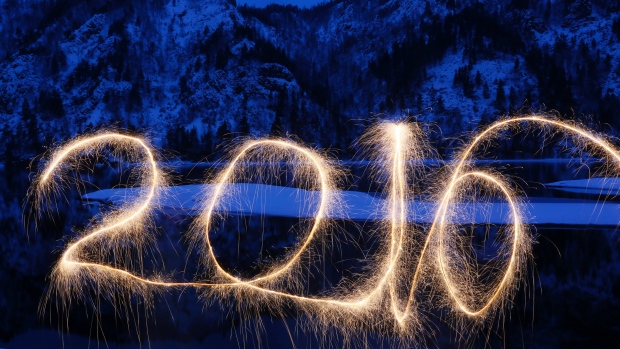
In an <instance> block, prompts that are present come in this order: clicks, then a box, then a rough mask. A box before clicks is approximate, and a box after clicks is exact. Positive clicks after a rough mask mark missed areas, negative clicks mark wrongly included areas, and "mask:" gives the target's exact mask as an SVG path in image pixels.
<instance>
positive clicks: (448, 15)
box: [0, 0, 620, 161]
mask: <svg viewBox="0 0 620 349" xmlns="http://www.w3.org/2000/svg"><path fill="white" fill-rule="evenodd" d="M2 9H3V11H2V12H1V13H2V14H1V15H0V25H2V28H3V29H2V30H1V31H0V33H1V34H0V57H1V58H0V127H2V131H3V142H2V144H0V154H3V155H4V159H5V160H6V159H9V161H13V160H14V159H15V158H22V159H27V158H30V157H32V156H33V155H35V154H36V153H39V152H40V150H41V148H40V146H41V145H49V144H53V143H55V142H58V141H61V140H63V139H66V138H68V137H72V136H74V135H75V134H78V133H81V132H84V131H87V130H92V129H93V128H95V129H96V128H99V127H101V126H104V125H115V126H118V127H122V128H130V129H137V130H139V131H140V132H142V133H147V134H149V136H150V137H152V138H153V139H154V141H155V143H156V144H158V145H161V146H164V147H167V148H171V149H173V150H175V151H177V152H179V153H180V154H182V155H184V156H189V157H193V158H197V159H198V158H202V157H204V156H206V155H210V154H215V156H216V157H217V156H219V154H220V153H219V150H218V149H220V147H219V146H220V144H222V143H223V142H226V141H227V140H228V139H230V138H234V137H236V136H245V135H253V136H262V135H266V134H269V133H272V134H280V135H284V136H286V135H287V134H294V135H296V136H297V137H299V138H301V139H302V140H304V141H307V142H310V143H312V144H316V145H318V146H321V147H336V148H339V149H343V150H344V149H348V147H349V146H350V145H351V143H352V142H353V140H354V139H355V138H356V137H357V136H358V135H359V134H360V132H361V131H362V129H363V127H360V126H364V125H366V124H367V123H368V120H372V119H374V118H375V117H376V116H377V115H381V116H382V117H385V116H386V115H387V116H388V117H392V116H391V115H396V116H397V117H398V116H403V115H413V116H414V117H415V118H417V119H419V120H422V121H426V122H432V123H435V124H436V125H437V126H438V127H440V128H441V129H442V133H441V135H442V136H441V137H451V136H453V135H458V134H460V133H462V132H463V131H467V130H470V129H472V128H475V127H477V126H478V125H479V124H480V123H487V122H489V121H490V120H493V119H496V118H497V117H499V116H501V115H502V114H510V113H514V112H515V111H517V110H518V111H528V110H530V108H532V109H533V110H540V109H555V110H558V111H559V112H560V114H563V115H565V114H568V115H569V116H572V114H573V113H574V115H575V116H576V117H581V116H582V115H583V116H586V118H587V119H588V121H594V122H601V123H610V124H612V126H620V123H618V122H617V117H616V115H615V113H616V111H617V110H618V107H620V99H619V97H618V96H619V95H620V88H619V87H618V86H619V85H618V84H619V83H620V75H619V74H620V71H619V67H620V54H618V53H619V52H620V50H619V49H620V16H619V14H618V5H616V4H615V3H614V2H609V1H603V0H598V1H587V0H578V1H572V0H556V1H547V2H544V1H543V2H528V1H513V0H511V1H508V0H496V1H490V2H485V3H478V2H477V1H439V0H433V1H423V0H403V1H395V0H389V1H386V0H338V1H331V2H327V3H325V4H323V5H320V6H317V7H314V8H310V9H298V8H296V7H292V6H269V7H267V8H265V9H255V8H248V7H237V6H236V5H235V3H234V1H232V0H210V1H207V2H205V1H198V0H162V1H155V2H151V1H143V0H134V1H129V2H127V1H103V0H97V1H92V2H88V3H84V2H77V1H73V0H55V1H49V2H42V3H38V2H19V1H16V0H11V1H9V0H7V1H5V2H4V3H3V4H2ZM34 9H37V10H39V11H35V10H34ZM30 111H32V113H30ZM31 114H32V115H34V116H32V115H31ZM26 135H30V136H26ZM33 135H37V136H36V137H35V136H33ZM441 137H440V138H441ZM32 138H36V139H32ZM22 139H29V140H28V142H22V141H20V140H22ZM437 142H439V143H438V144H439V145H441V144H442V143H441V142H442V141H441V139H440V140H438V141H437ZM347 151H348V150H347Z"/></svg>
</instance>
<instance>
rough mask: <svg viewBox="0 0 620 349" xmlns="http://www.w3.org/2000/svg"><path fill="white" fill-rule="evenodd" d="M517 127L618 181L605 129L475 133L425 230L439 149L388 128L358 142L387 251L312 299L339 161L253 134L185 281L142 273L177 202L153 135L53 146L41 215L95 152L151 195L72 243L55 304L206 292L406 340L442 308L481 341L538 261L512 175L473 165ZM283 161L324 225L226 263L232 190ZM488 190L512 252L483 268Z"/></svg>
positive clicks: (220, 187) (239, 305) (256, 309)
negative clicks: (289, 244)
mask: <svg viewBox="0 0 620 349" xmlns="http://www.w3.org/2000/svg"><path fill="white" fill-rule="evenodd" d="M513 129H520V130H523V129H526V130H529V131H532V130H538V131H540V132H544V134H545V135H558V134H562V135H564V136H565V137H566V139H568V140H569V141H570V142H571V144H574V145H575V146H576V147H578V148H579V149H580V150H583V151H588V152H589V153H590V154H593V155H596V156H600V157H602V158H604V159H605V160H606V162H607V165H606V166H605V170H604V173H602V174H603V175H606V176H616V175H617V174H618V173H619V171H618V167H619V166H620V152H619V151H618V149H617V148H616V147H615V146H614V145H612V143H611V142H610V141H608V140H607V138H606V137H604V136H603V135H600V134H597V133H595V132H593V131H590V130H588V129H586V128H585V127H582V126H579V125H576V124H574V123H571V122H564V121H559V120H557V119H553V118H550V117H547V116H538V115H531V116H523V117H515V118H508V119H503V120H500V121H498V122H496V123H493V124H491V125H490V126H488V127H487V128H485V129H483V130H481V131H480V132H479V133H477V134H476V135H474V136H473V137H472V139H471V141H470V143H469V144H467V145H465V146H464V147H463V148H462V149H461V150H460V151H459V152H458V153H457V156H456V157H455V158H454V159H453V160H452V161H450V162H448V165H447V166H446V170H445V171H443V173H442V175H441V176H439V177H438V178H436V179H435V182H436V183H437V184H436V185H435V189H434V190H433V191H432V193H431V194H430V195H431V196H432V197H433V198H434V202H435V206H434V211H433V215H434V219H433V220H432V223H431V224H429V225H427V226H423V225H417V224H414V223H413V222H411V220H410V219H409V217H410V216H411V214H412V212H408V207H409V203H410V202H411V201H412V200H415V196H414V195H416V194H418V193H417V192H416V189H415V188H417V187H416V185H415V182H416V180H417V179H418V178H419V177H420V173H421V171H422V169H421V167H422V166H424V165H423V163H422V161H420V160H423V159H425V158H428V157H432V156H433V150H432V149H430V146H429V145H428V142H427V140H426V139H425V138H424V137H423V132H422V130H421V128H420V125H418V124H416V123H408V122H379V123H377V124H376V125H374V126H372V127H370V129H369V130H368V131H367V132H366V134H365V135H363V136H362V138H361V139H360V140H359V141H358V142H359V145H360V146H362V147H364V149H365V150H366V151H365V154H366V155H367V156H368V157H369V158H371V159H372V160H375V163H376V164H379V165H376V166H375V168H374V176H376V178H380V179H383V180H384V182H385V183H386V188H385V195H386V197H387V200H386V202H387V204H386V205H385V207H383V213H384V214H383V217H384V218H383V219H382V221H381V229H380V232H379V234H380V240H381V247H379V248H378V249H377V251H376V253H375V255H374V256H371V257H369V258H370V265H371V267H370V268H368V272H367V273H365V274H364V275H361V276H359V277H357V278H355V279H352V280H345V281H343V282H341V284H339V285H338V286H337V287H334V288H333V289H331V290H328V291H325V292H320V293H319V294H307V293H306V292H305V291H304V289H305V288H304V287H305V282H304V275H305V272H307V271H308V266H307V265H308V264H310V263H312V261H313V260H316V259H317V258H321V254H320V252H319V251H318V249H317V248H315V247H316V245H317V243H318V242H326V240H329V239H332V240H333V239H337V238H338V237H337V236H335V235H336V234H331V233H330V230H332V229H334V222H333V220H332V219H330V218H329V217H330V214H331V213H333V212H334V211H335V210H346V207H345V208H343V205H341V204H340V199H339V194H338V193H339V192H338V189H339V188H338V183H339V180H340V178H341V177H342V172H341V170H339V169H338V168H337V166H335V165H333V164H334V161H333V160H332V159H330V158H329V157H327V156H325V155H323V154H321V153H319V152H318V151H316V150H314V149H310V148H308V147H305V146H304V145H301V144H298V143H296V142H293V141H290V140H285V139H256V140H247V141H245V142H242V143H241V144H240V145H239V146H238V147H236V148H235V149H233V150H232V151H231V152H230V156H229V158H228V162H226V163H224V164H225V165H224V167H223V168H222V170H221V171H220V172H219V174H218V175H216V176H215V177H214V178H213V179H211V180H209V181H208V183H209V184H211V185H210V186H208V188H210V189H209V190H208V192H206V193H203V196H202V209H201V212H200V214H199V215H198V217H197V218H196V220H195V222H194V224H193V226H192V229H191V231H190V232H189V233H188V236H189V237H188V239H189V241H190V242H191V243H190V246H192V247H193V248H197V249H198V250H199V251H200V262H199V264H200V266H201V267H202V268H203V270H204V272H203V273H201V274H199V276H197V277H196V279H195V280H191V281H188V282H185V281H179V280H174V279H173V278H172V277H168V276H166V275H164V274H163V273H161V272H157V271H147V270H145V267H144V263H145V261H144V254H143V253H142V251H147V250H149V249H153V248H156V247H154V246H153V245H154V243H155V238H154V234H153V232H152V231H153V229H154V228H155V227H154V224H153V216H154V212H155V210H156V209H157V207H156V204H155V203H156V202H157V199H158V198H160V197H161V196H165V195H167V193H166V184H167V178H166V171H165V170H163V169H161V168H160V165H159V164H160V162H159V161H158V159H159V157H158V154H157V153H156V151H155V150H154V149H153V147H152V146H151V145H149V144H148V142H147V141H145V140H144V139H142V138H139V137H136V136H131V135H126V134H122V133H116V132H101V133H98V134H95V135H89V136H83V137H79V138H77V139H75V140H72V141H69V142H67V143H66V144H65V145H62V146H60V147H59V148H58V149H56V150H53V151H51V152H49V154H48V155H47V157H46V158H44V159H45V161H42V167H41V170H40V172H39V174H38V176H37V177H36V178H35V180H34V181H33V184H32V186H31V190H30V192H29V195H30V197H31V198H32V201H31V202H34V205H35V206H36V207H38V208H40V209H39V210H38V211H37V212H38V213H37V215H38V216H39V217H40V216H41V215H42V211H44V210H45V209H44V208H48V209H49V208H50V207H53V202H54V200H55V199H56V198H57V196H58V195H59V194H60V193H61V192H62V190H64V189H66V188H67V186H68V185H70V184H75V185H80V183H81V182H80V179H79V177H76V176H74V175H73V174H74V173H75V172H74V171H77V170H78V169H80V167H81V166H82V165H83V162H84V161H85V159H88V158H92V157H99V156H106V155H110V154H112V155H113V156H116V157H119V158H120V157H122V158H124V159H125V161H127V162H130V163H134V164H138V167H137V171H135V173H134V176H133V177H132V178H134V179H135V180H136V182H137V186H138V187H139V188H140V191H139V195H138V196H136V198H135V200H133V201H132V202H130V203H127V204H125V205H123V206H122V207H119V208H117V209H116V210H114V211H112V212H110V213H107V214H105V215H103V216H102V217H99V218H98V219H96V220H93V221H92V222H91V223H90V225H89V226H88V228H86V229H85V230H84V231H82V232H81V233H79V234H78V236H77V237H76V238H74V239H73V240H72V241H70V242H69V243H68V244H67V246H66V247H65V249H64V251H63V252H62V255H61V257H60V259H59V261H58V262H57V264H56V265H55V266H54V268H53V270H52V272H51V277H50V287H49V292H48V294H47V296H46V297H45V299H44V301H43V303H45V302H47V301H49V300H50V299H51V298H58V299H59V301H60V304H62V305H63V306H65V307H68V306H69V305H70V304H71V303H72V301H73V300H75V299H84V298H86V297H88V296H86V294H87V293H88V292H87V291H94V292H96V293H97V294H98V295H100V296H103V297H105V298H107V299H108V300H110V301H112V302H115V301H117V302H118V300H119V299H121V297H120V295H122V294H125V295H132V296H139V297H141V299H144V300H145V301H146V303H147V304H150V306H154V305H153V299H154V297H155V296H156V295H158V294H161V293H164V292H165V291H166V290H170V289H186V288H195V289H196V290H197V291H198V292H199V293H200V294H201V296H202V297H203V298H204V299H205V300H206V301H207V302H209V301H211V300H214V299H217V300H220V301H222V302H224V303H227V304H236V306H235V308H234V309H236V310H237V311H239V312H242V313H244V312H245V313H248V314H259V313H260V312H261V311H263V312H264V310H265V309H267V310H268V311H270V312H271V313H272V314H275V315H281V316H284V315H283V314H285V313H286V312H287V311H288V310H284V309H291V308H293V309H296V311H297V312H299V314H301V315H305V318H307V319H308V320H307V321H305V322H304V324H303V326H306V327H305V328H307V329H309V330H314V331H317V332H323V331H324V330H326V329H335V330H336V331H337V332H338V333H340V334H342V335H343V336H344V338H346V339H351V338H356V335H357V336H362V338H366V336H368V335H372V334H373V333H374V334H377V333H383V334H385V333H388V334H390V335H393V336H395V337H397V338H398V339H400V340H401V341H402V343H410V344H414V345H418V344H417V343H419V342H420V341H421V340H423V339H424V337H425V335H427V334H428V332H429V331H431V332H432V331H433V328H432V327H430V326H428V325H429V323H430V320H429V314H430V313H431V312H432V311H433V310H434V309H442V311H443V312H445V313H446V314H448V315H446V316H442V317H441V318H442V319H443V320H444V321H447V322H449V323H450V324H451V325H452V326H454V328H456V329H457V331H458V332H459V333H460V334H461V335H465V334H468V333H471V332H473V331H474V330H476V329H479V328H480V327H481V326H482V325H484V324H486V323H488V322H489V321H490V319H492V318H493V316H494V314H497V313H500V314H501V313H502V311H503V310H505V308H507V307H509V306H510V302H511V299H512V297H513V296H514V294H515V291H516V288H517V286H518V285H519V282H520V280H522V279H523V276H524V274H525V272H526V271H527V265H528V260H529V259H530V251H531V245H532V243H533V238H532V235H531V234H530V232H529V229H528V226H527V225H525V224H523V223H522V218H523V215H524V213H523V212H522V208H523V207H524V205H522V202H520V200H521V199H520V196H518V195H517V193H515V192H514V190H513V189H512V188H513V187H514V186H513V185H512V184H511V183H510V182H509V181H508V179H506V178H505V177H503V176H502V175H501V174H499V173H497V172H493V171H490V170H487V169H480V168H476V167H475V162H474V160H475V156H476V152H477V151H484V149H485V148H486V147H489V146H492V143H491V142H492V141H493V140H494V139H497V138H498V137H502V136H503V135H504V133H505V132H506V131H508V130H513ZM283 163H286V164H291V166H292V169H291V173H292V177H293V178H294V179H295V180H296V181H297V183H300V185H301V186H303V187H304V188H305V189H306V190H309V191H310V192H313V193H316V196H315V197H316V200H315V202H310V203H308V204H309V205H311V206H314V207H315V211H314V212H315V214H314V218H313V220H311V221H310V220H309V221H308V222H307V224H306V225H304V228H305V231H302V232H301V233H300V239H299V240H298V243H297V245H296V246H294V248H292V249H291V250H290V251H288V252H287V254H286V255H285V257H284V258H282V259H281V260H278V261H276V262H272V263H270V264H269V265H266V266H264V270H263V271H262V272H260V273H259V274H258V275H256V276H254V277H250V278H244V277H241V276H238V275H235V273H234V272H232V271H229V270H226V268H225V267H224V266H223V265H222V264H221V262H220V261H219V260H218V257H217V254H216V252H215V250H214V245H213V243H214V242H213V239H212V238H211V232H212V230H213V229H214V227H215V226H216V225H217V223H218V222H221V221H222V219H223V218H224V217H225V215H226V212H225V206H226V205H225V203H226V201H227V200H234V197H235V195H234V194H235V190H236V187H235V185H234V183H236V182H238V183H242V182H244V180H246V181H247V180H250V179H252V180H255V181H256V180H257V179H258V180H260V179H261V178H263V179H264V178H267V177H269V176H274V175H276V174H277V173H278V168H279V167H280V166H282V164H283ZM474 189H477V190H474ZM474 191H475V194H472V193H473V192H474ZM481 193H484V194H481ZM481 195H484V196H486V197H490V196H492V197H501V198H502V200H504V201H505V202H506V204H507V205H508V207H509V212H507V213H505V214H506V216H507V217H509V219H510V221H511V222H512V223H511V224H508V225H506V226H504V227H502V228H501V229H500V231H499V233H498V234H497V235H498V238H499V239H500V240H501V241H500V244H499V245H500V246H499V247H498V248H497V250H496V252H495V256H494V257H493V258H492V259H491V260H490V261H488V262H485V263H479V262H478V261H476V254H475V251H473V248H471V246H470V248H467V247H464V246H463V245H464V243H463V241H464V239H462V236H461V234H462V231H461V228H462V226H463V225H462V224H456V223H453V219H454V218H455V217H457V216H458V215H462V214H463V212H460V211H459V209H458V207H459V206H458V205H456V203H458V202H461V201H466V200H472V198H473V200H476V198H478V197H480V196H481ZM345 213H346V212H345ZM413 214H415V212H413ZM332 243H333V242H332ZM128 308H129V307H128Z"/></svg>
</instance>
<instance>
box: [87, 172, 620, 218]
mask: <svg viewBox="0 0 620 349" xmlns="http://www.w3.org/2000/svg"><path fill="white" fill-rule="evenodd" d="M567 182H575V183H571V184H572V185H579V184H580V183H581V184H583V183H582V182H580V181H567ZM603 182H604V181H603ZM558 183H560V182H557V183H555V184H554V185H555V187H560V186H561V184H558ZM584 183H585V182H584ZM613 183H615V185H619V186H620V182H613ZM231 186H232V189H233V191H234V193H235V194H234V195H232V196H229V197H227V199H226V200H225V203H224V204H223V205H221V208H220V210H221V211H225V212H226V213H227V214H231V215H240V214H244V215H248V214H249V215H265V216H275V217H302V218H311V217H313V216H314V215H315V212H316V208H317V203H318V199H319V192H316V191H307V190H303V189H296V188H288V187H279V186H270V185H262V184H247V183H241V184H234V185H231ZM212 188H213V187H212V186H211V185H207V184H192V185H183V186H175V187H167V188H165V190H164V192H165V195H162V196H161V197H160V198H159V199H158V200H157V202H156V203H155V205H156V207H158V209H159V210H161V211H163V212H166V213H169V214H185V215H189V216H195V215H198V214H199V212H200V210H201V208H202V205H203V203H204V202H205V198H206V195H208V194H206V193H209V192H210V190H211V189H212ZM140 190H141V188H129V189H104V190H99V191H96V192H92V193H88V194H86V195H84V196H82V199H83V200H85V201H89V202H92V201H94V202H105V203H109V204H113V205H115V206H119V205H122V204H124V203H127V202H129V201H132V200H135V199H136V197H137V196H138V195H139V194H140ZM336 194H337V196H338V197H339V202H338V205H336V206H337V209H334V210H331V211H330V213H329V216H330V217H331V218H334V219H349V220H354V221H367V220H381V219H387V214H386V213H385V211H384V210H383V207H386V200H385V199H383V198H381V197H377V196H372V195H370V194H369V193H362V192H356V191H339V192H337V193H336ZM231 198H232V199H231ZM453 205H454V206H453V207H454V208H455V211H456V212H459V214H458V215H455V216H454V217H452V218H451V220H452V221H453V222H455V223H477V224H484V223H489V224H507V223H510V222H511V216H510V210H509V207H508V204H507V203H505V202H501V201H500V202H482V203H458V204H453ZM436 206H437V203H435V202H430V201H425V200H419V201H415V200H414V201H411V202H410V203H409V220H410V221H412V222H417V223H430V222H432V220H433V215H434V212H435V207H436ZM519 206H520V208H521V210H522V211H523V212H524V217H523V222H524V223H527V224H535V225H540V224H550V225H601V226H616V225H618V224H620V206H618V205H617V203H613V202H604V201H602V200H601V201H596V200H577V199H548V198H531V199H527V198H526V199H525V201H524V202H523V203H521V204H519Z"/></svg>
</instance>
